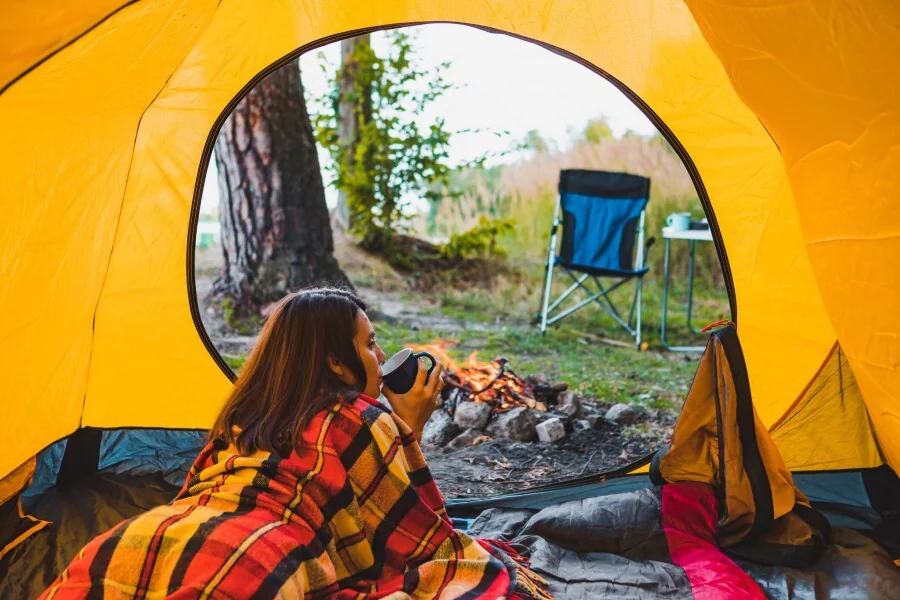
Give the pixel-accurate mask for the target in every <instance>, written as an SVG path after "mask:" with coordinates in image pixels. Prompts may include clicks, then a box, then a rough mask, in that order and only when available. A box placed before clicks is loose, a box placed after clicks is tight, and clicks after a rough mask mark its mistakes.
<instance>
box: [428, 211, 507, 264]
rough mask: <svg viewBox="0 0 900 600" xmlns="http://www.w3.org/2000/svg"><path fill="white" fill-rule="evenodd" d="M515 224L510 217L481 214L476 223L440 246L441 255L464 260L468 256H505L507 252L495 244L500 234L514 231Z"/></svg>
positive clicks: (468, 257)
mask: <svg viewBox="0 0 900 600" xmlns="http://www.w3.org/2000/svg"><path fill="white" fill-rule="evenodd" d="M515 229H516V224H515V221H513V220H512V219H488V218H487V217H484V216H482V217H481V218H480V219H479V220H478V225H476V226H475V227H473V228H471V229H469V230H468V231H465V232H463V233H459V234H456V235H454V236H452V237H451V238H450V241H449V242H447V243H446V244H444V245H443V246H440V248H439V252H440V254H441V256H443V257H445V258H450V259H457V260H465V259H470V258H506V257H507V256H508V255H509V253H508V252H507V250H506V249H505V248H502V247H500V246H498V245H497V240H498V238H499V237H500V236H503V235H508V234H511V233H513V232H514V231H515Z"/></svg>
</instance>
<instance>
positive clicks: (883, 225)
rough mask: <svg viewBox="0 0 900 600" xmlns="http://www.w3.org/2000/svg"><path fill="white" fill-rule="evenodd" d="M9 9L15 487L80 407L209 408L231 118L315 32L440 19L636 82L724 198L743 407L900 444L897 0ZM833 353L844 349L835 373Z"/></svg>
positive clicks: (862, 450) (9, 298)
mask: <svg viewBox="0 0 900 600" xmlns="http://www.w3.org/2000/svg"><path fill="white" fill-rule="evenodd" d="M0 14H2V19H0V59H2V60H0V131H2V132H3V143H2V144H0V171H2V176H0V198H2V209H3V210H2V216H0V315H2V318H0V340H2V342H3V343H2V346H0V364H2V365H3V373H4V385H3V387H2V391H0V400H2V407H3V417H4V423H3V427H4V430H5V431H4V433H5V439H6V442H5V443H4V451H3V453H2V454H0V477H4V476H5V477H6V479H5V480H4V481H3V483H2V485H0V491H2V492H3V493H0V500H5V499H7V498H9V497H11V494H13V493H14V492H15V491H17V489H18V488H20V487H21V485H22V484H23V482H24V481H25V480H26V479H27V476H28V473H29V471H30V470H31V464H33V457H34V456H35V455H36V454H37V453H38V452H39V451H41V450H42V449H43V448H45V447H47V446H48V445H49V444H51V443H53V442H54V441H56V440H59V439H61V438H64V437H65V436H68V435H70V434H72V433H73V432H76V430H79V428H121V427H136V428H184V429H198V428H205V427H208V426H209V425H210V424H211V420H212V418H213V416H214V413H215V412H216V410H217V408H218V407H219V404H220V402H221V401H222V399H223V397H224V396H225V394H226V393H227V391H228V389H229V386H230V385H231V383H230V379H229V373H230V372H229V371H228V369H227V367H226V366H225V365H224V363H223V361H222V360H221V357H220V356H218V354H217V352H216V350H215V349H214V348H213V347H212V345H211V344H210V343H209V340H208V338H207V336H206V334H205V333H204V331H203V328H202V325H201V324H200V319H199V315H198V308H197V302H196V298H195V296H194V286H193V264H192V262H193V255H192V252H193V250H192V249H193V246H194V237H195V231H196V225H197V217H198V210H199V201H200V192H201V188H202V182H203V179H204V176H205V173H206V166H207V164H208V161H209V159H210V153H211V150H212V146H213V141H214V139H215V136H216V134H217V131H218V127H219V126H220V124H221V123H222V121H223V119H224V118H225V115H227V114H228V112H229V111H230V109H231V108H232V107H233V106H234V105H235V103H236V102H238V100H239V99H240V98H241V97H242V95H243V94H244V93H245V92H246V91H247V90H249V89H250V88H251V87H252V86H253V85H254V84H255V83H256V82H258V81H259V80H260V79H261V78H262V77H263V76H264V75H265V74H267V73H268V72H270V71H272V70H274V69H276V68H277V67H279V66H281V65H283V64H284V63H285V62H287V61H289V60H291V59H293V58H294V57H296V56H297V55H298V54H299V53H301V52H305V51H308V50H311V49H313V48H316V47H318V46H321V45H323V44H325V43H328V42H331V41H334V40H337V39H339V38H342V37H346V36H351V35H354V34H358V33H360V32H362V31H368V30H372V29H378V28H384V27H394V26H399V25H408V24H419V23H428V22H453V23H460V24H466V25H472V26H476V27H481V28H484V29H486V30H489V31H493V32H496V33H506V34H510V35H515V36H517V37H520V38H522V39H525V40H529V41H531V42H534V43H537V44H541V45H543V46H545V47H547V48H548V49H550V50H553V51H555V52H559V53H561V54H564V55H566V56H569V57H570V58H572V59H574V60H577V61H579V62H581V63H582V64H584V65H585V66H588V67H589V68H591V69H593V70H594V71H595V72H597V73H598V74H599V75H601V76H603V77H606V78H607V79H609V80H610V81H612V82H613V83H614V84H615V85H617V86H618V87H619V88H620V89H622V90H623V91H624V92H625V93H626V94H627V95H629V96H630V97H631V98H632V99H633V100H634V101H635V102H637V103H638V105H639V106H640V107H641V109H642V110H644V112H645V113H646V114H647V115H648V116H649V117H650V118H651V120H653V121H654V123H656V124H657V125H658V127H659V128H660V129H661V131H662V132H663V133H664V135H666V137H667V138H668V139H669V141H670V142H671V143H672V145H673V146H674V147H675V148H676V149H677V150H678V152H679V153H680V154H681V156H682V158H683V160H684V161H685V164H686V166H687V167H688V170H689V172H690V173H691V176H692V177H693V179H694V182H695V184H696V186H697V189H698V191H699V192H700V195H701V198H702V199H703V200H704V202H705V204H706V208H707V212H708V213H709V217H710V221H711V222H713V223H714V235H715V237H716V241H717V247H718V249H719V254H720V258H721V260H722V263H723V267H724V271H725V273H726V278H728V280H729V282H730V290H729V291H730V295H731V301H732V302H731V303H732V311H733V318H734V320H735V321H736V323H737V326H738V332H739V335H740V339H741V343H742V346H743V349H744V353H745V355H746V360H747V365H748V370H749V377H750V383H751V388H752V390H753V397H754V404H755V405H756V407H757V410H758V412H759V416H760V418H761V420H762V422H763V423H764V424H765V425H767V426H773V425H778V426H779V428H780V429H777V430H776V431H775V438H776V441H777V442H778V444H779V447H780V449H781V451H782V453H783V454H784V456H785V457H786V460H787V462H788V466H789V467H790V468H791V469H792V470H796V471H809V470H823V469H827V470H836V469H863V468H869V467H876V466H878V465H880V464H882V463H883V462H886V463H887V464H888V465H890V467H892V468H893V469H894V470H895V471H896V470H898V469H900V319H898V315H900V267H898V265H900V201H898V198H900V175H898V173H900V68H898V67H897V59H898V57H900V5H898V4H897V3H895V2H891V1H890V0H871V1H867V2H846V3H834V2H830V1H825V0H808V1H806V2H783V1H778V2H774V1H772V0H728V1H726V0H686V1H682V0H646V1H627V2H626V1H624V0H620V1H613V0H590V1H586V0H521V1H517V2H510V1H509V0H465V1H463V0H449V1H444V2H433V1H431V0H380V1H378V2H370V1H367V2H363V1H359V0H316V1H314V2H310V1H300V0H270V1H266V2H248V1H246V0H245V1H241V0H215V1H213V0H133V1H129V2H125V1H124V0H114V1H110V0H102V1H101V0H98V1H95V2H89V3H72V2H62V1H60V0H52V1H50V2H41V3H25V2H20V1H16V0H0ZM495 60H497V61H498V62H501V61H502V57H495ZM838 347H839V350H836V348H838ZM835 361H843V362H844V363H846V364H847V365H849V368H850V369H851V370H852V373H850V374H848V375H845V377H844V378H843V379H841V380H839V381H841V382H844V383H839V384H837V390H836V391H835V393H833V394H831V395H828V394H825V393H819V392H821V386H811V385H810V384H811V382H813V380H814V379H816V376H817V374H819V375H820V377H819V379H821V374H822V373H826V372H829V369H828V366H829V365H833V364H835ZM823 364H824V365H825V366H824V367H823ZM854 376H855V380H856V381H857V382H858V390H857V391H855V392H854V393H852V394H850V393H846V394H845V393H843V390H844V389H845V388H846V387H847V386H851V387H852V386H853V385H854V384H853V378H854ZM829 381H831V382H832V383H830V384H829V385H831V386H834V385H835V384H834V383H833V381H834V379H833V378H832V379H830V380H829ZM848 382H849V383H848ZM853 389H854V390H855V389H856V388H855V387H854V388H853ZM812 392H816V393H818V396H816V398H817V400H816V401H811V400H809V397H810V395H811V394H812ZM813 395H815V394H813ZM829 399H831V401H830V402H829ZM810 406H813V407H815V413H814V415H813V416H812V417H810V414H812V413H808V414H807V418H803V419H796V418H793V417H794V416H795V415H794V413H793V412H792V411H794V409H797V410H800V409H803V407H810ZM789 413H790V414H789Z"/></svg>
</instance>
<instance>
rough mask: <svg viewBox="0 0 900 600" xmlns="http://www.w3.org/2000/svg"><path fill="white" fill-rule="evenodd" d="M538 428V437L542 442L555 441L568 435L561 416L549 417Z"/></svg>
mask: <svg viewBox="0 0 900 600" xmlns="http://www.w3.org/2000/svg"><path fill="white" fill-rule="evenodd" d="M536 429H537V436H538V439H539V440H540V441H542V442H555V441H556V440H561V439H563V438H564V437H566V426H565V425H563V422H562V419H560V418H553V419H547V420H546V421H544V422H543V423H541V424H540V425H538V426H537V428H536Z"/></svg>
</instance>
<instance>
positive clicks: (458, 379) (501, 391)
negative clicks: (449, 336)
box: [413, 340, 547, 412]
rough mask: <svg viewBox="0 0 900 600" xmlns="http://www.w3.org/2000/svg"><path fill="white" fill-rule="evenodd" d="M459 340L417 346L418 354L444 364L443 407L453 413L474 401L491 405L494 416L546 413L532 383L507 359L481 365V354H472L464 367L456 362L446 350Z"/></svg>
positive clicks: (501, 358) (499, 358)
mask: <svg viewBox="0 0 900 600" xmlns="http://www.w3.org/2000/svg"><path fill="white" fill-rule="evenodd" d="M457 343H458V342H457V341H456V340H437V341H435V342H432V343H430V344H426V345H423V346H414V347H413V348H414V349H415V350H416V351H417V352H420V351H425V352H429V353H431V354H432V355H434V357H435V358H437V359H438V360H440V361H441V362H442V363H444V366H445V367H446V368H445V370H444V381H445V383H446V384H447V386H446V388H445V390H448V389H449V391H446V392H445V393H446V394H447V395H446V396H445V397H444V404H445V406H446V407H447V408H448V409H449V410H450V412H453V411H454V410H455V409H456V406H457V404H458V403H459V402H462V401H468V400H471V401H474V402H483V403H486V404H489V405H490V406H491V407H492V409H493V411H494V412H504V411H507V410H510V409H512V408H515V407H517V406H526V407H528V408H532V409H535V410H540V411H546V410H547V406H546V404H545V403H544V402H541V401H539V400H537V399H535V392H534V388H533V386H532V384H531V383H529V382H528V381H527V380H526V379H523V378H521V377H519V376H518V375H516V373H515V371H513V370H512V369H511V368H510V366H509V361H508V360H507V359H506V358H504V357H502V356H501V357H497V358H495V359H494V360H492V361H491V362H482V361H479V360H478V358H477V356H478V352H477V351H476V352H472V354H470V355H469V357H468V358H467V359H466V362H465V366H460V365H458V364H457V363H456V361H454V360H453V359H452V358H451V357H450V355H449V353H448V352H447V349H448V348H450V347H451V346H453V345H455V344H457Z"/></svg>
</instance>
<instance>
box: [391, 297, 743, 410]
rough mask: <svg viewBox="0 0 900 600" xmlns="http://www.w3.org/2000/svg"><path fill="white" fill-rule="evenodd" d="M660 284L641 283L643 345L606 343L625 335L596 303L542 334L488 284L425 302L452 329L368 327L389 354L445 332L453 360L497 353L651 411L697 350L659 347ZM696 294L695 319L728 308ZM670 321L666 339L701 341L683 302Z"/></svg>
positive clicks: (527, 371)
mask: <svg viewBox="0 0 900 600" xmlns="http://www.w3.org/2000/svg"><path fill="white" fill-rule="evenodd" d="M659 291H660V290H659V286H657V285H655V282H648V285H647V286H646V287H645V300H646V304H645V312H644V318H645V323H646V326H645V328H644V337H645V339H646V340H647V341H648V342H649V347H648V349H647V350H646V351H643V352H638V351H636V350H635V349H634V348H633V347H620V346H618V345H612V344H610V343H609V342H608V341H607V340H615V341H619V342H622V343H625V344H630V341H631V340H630V338H629V337H628V335H627V334H626V333H625V332H624V331H622V330H620V329H618V327H617V325H616V324H615V323H614V321H613V320H612V319H611V318H609V317H607V316H606V315H605V314H604V313H603V312H602V311H601V310H600V309H599V308H598V307H594V306H588V307H586V308H584V309H582V310H581V311H579V312H577V313H575V314H574V315H572V316H570V317H567V318H566V319H563V320H562V321H560V322H559V323H558V324H556V325H554V326H552V327H550V328H549V329H548V331H547V333H546V335H545V336H541V334H540V332H539V331H538V328H537V327H535V326H532V325H531V324H530V322H529V318H530V316H531V313H530V312H529V313H528V314H522V313H521V312H517V311H516V310H515V309H514V308H513V309H512V310H510V311H509V312H505V309H508V307H505V306H504V305H503V303H502V302H499V301H498V298H497V297H496V295H494V294H492V293H491V292H490V291H488V290H469V291H468V292H467V293H454V294H450V293H445V294H443V295H442V296H439V297H438V298H437V299H436V300H437V301H436V303H435V304H434V305H431V306H430V307H429V308H428V310H429V311H430V312H431V313H432V314H434V313H437V314H441V315H444V316H450V317H452V318H454V319H457V320H459V323H460V326H459V328H458V329H457V330H455V331H447V330H446V329H440V330H438V329H430V328H428V327H427V325H426V326H422V325H419V324H416V323H413V324H410V323H402V322H397V323H388V322H376V324H375V328H376V331H377V332H378V338H379V341H380V343H381V344H382V347H383V348H384V349H385V351H386V352H387V353H388V354H390V353H392V352H395V351H397V350H399V349H401V348H403V347H404V346H407V345H412V344H425V343H428V342H430V341H433V340H436V339H442V338H443V339H447V338H450V339H455V340H457V341H458V344H457V345H456V346H454V347H453V348H452V349H451V350H450V354H451V357H452V358H453V359H454V360H457V361H461V360H463V359H465V358H466V357H467V356H468V355H469V353H471V352H472V351H477V352H478V357H479V359H481V360H490V359H493V358H495V357H497V356H504V357H506V358H508V359H509V360H510V365H511V367H512V368H513V369H514V370H515V371H516V372H517V373H519V374H520V375H523V376H525V375H533V374H541V375H544V376H546V377H547V378H548V379H549V380H551V381H564V382H566V383H568V384H569V385H570V387H571V388H573V389H575V390H578V391H579V392H580V393H582V394H584V395H585V396H588V397H591V398H596V399H598V400H601V401H604V402H608V403H617V402H625V403H629V404H636V405H639V406H641V407H642V408H645V409H648V410H651V411H652V410H657V409H662V410H678V409H679V408H680V406H681V402H682V401H683V399H684V395H685V393H686V392H687V389H688V386H689V384H690V381H691V379H692V378H693V375H694V372H695V370H696V359H697V357H698V355H697V354H695V353H674V352H666V351H664V349H663V348H662V346H661V344H660V341H659V323H660V316H661V312H660V302H659ZM701 295H702V298H701V301H699V302H697V303H696V304H695V306H696V307H697V311H698V313H699V314H698V318H697V319H695V320H694V323H695V324H697V323H708V322H710V321H713V320H717V319H718V318H721V317H725V316H727V312H726V311H727V299H723V298H721V297H718V294H716V293H715V292H706V293H702V292H701ZM538 296H539V292H537V293H535V294H534V301H535V302H534V303H535V304H536V303H537V299H538ZM678 296H679V295H676V299H677V298H678ZM723 312H725V313H726V314H723ZM504 313H505V314H504ZM424 322H425V323H427V319H426V320H424ZM669 323H670V325H671V328H670V329H669V331H668V334H667V335H668V339H669V341H670V343H671V342H672V341H673V340H674V341H677V342H679V343H689V344H702V343H703V341H704V338H703V337H702V336H697V335H694V334H691V333H688V332H687V328H686V323H685V316H684V310H683V305H682V306H681V307H680V310H679V309H676V306H675V303H674V302H673V303H672V305H671V307H670V321H669Z"/></svg>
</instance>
